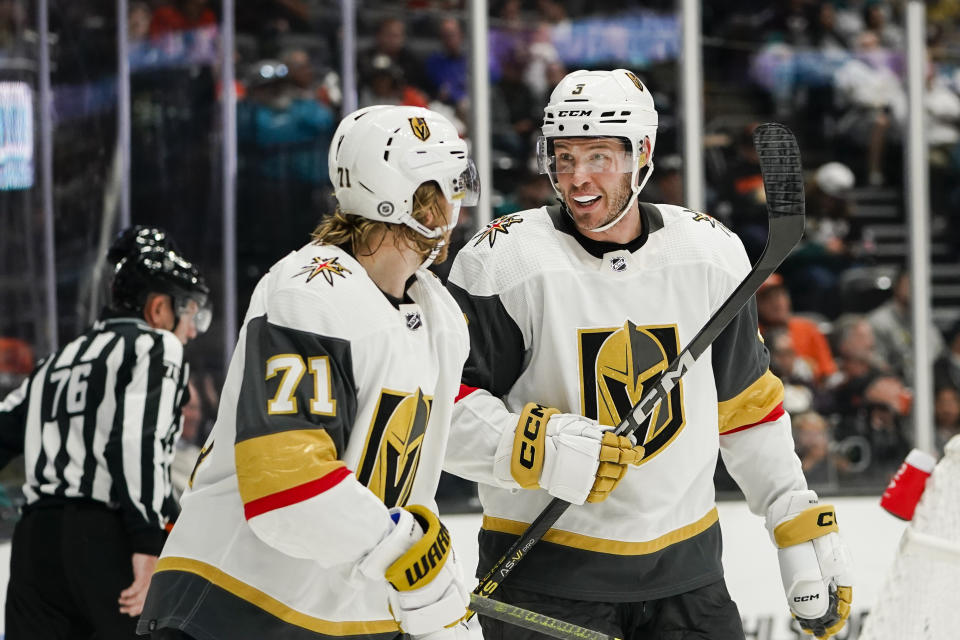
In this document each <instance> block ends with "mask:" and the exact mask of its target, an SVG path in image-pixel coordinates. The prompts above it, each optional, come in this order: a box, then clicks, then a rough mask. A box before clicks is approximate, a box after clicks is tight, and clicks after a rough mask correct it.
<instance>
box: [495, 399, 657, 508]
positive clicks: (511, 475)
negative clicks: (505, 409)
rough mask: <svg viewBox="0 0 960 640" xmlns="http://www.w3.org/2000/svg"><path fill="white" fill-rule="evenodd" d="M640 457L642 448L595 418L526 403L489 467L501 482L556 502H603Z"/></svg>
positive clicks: (502, 440) (638, 461)
mask: <svg viewBox="0 0 960 640" xmlns="http://www.w3.org/2000/svg"><path fill="white" fill-rule="evenodd" d="M642 458H643V447H640V446H636V445H634V443H633V442H632V441H631V440H630V439H629V438H627V437H624V436H618V435H615V434H614V433H613V432H612V431H610V430H609V427H603V426H601V425H600V424H598V423H597V421H596V420H591V419H589V418H585V417H583V416H578V415H574V414H570V413H560V412H559V411H558V410H557V409H549V408H546V407H544V406H542V405H538V404H536V403H532V402H531V403H529V404H527V406H525V407H524V408H523V411H522V412H521V414H520V420H519V422H518V424H517V428H516V430H515V431H514V432H507V433H504V435H503V437H502V439H501V441H500V445H499V446H498V448H497V454H496V459H495V461H494V468H495V473H496V475H497V477H498V478H499V479H501V480H503V481H504V482H505V483H507V484H509V483H511V482H515V483H516V484H519V485H520V486H521V487H523V488H524V489H536V488H542V489H544V490H546V491H547V493H549V494H550V495H552V496H554V497H556V498H560V499H561V500H565V501H567V502H570V503H572V504H583V503H584V502H603V501H604V500H606V499H607V496H609V495H610V492H611V491H613V489H614V488H615V487H616V486H617V484H618V483H619V482H620V481H621V480H622V479H623V477H624V476H625V475H626V473H627V468H628V465H631V464H633V465H635V464H639V463H640V460H641V459H642ZM514 486H516V485H514Z"/></svg>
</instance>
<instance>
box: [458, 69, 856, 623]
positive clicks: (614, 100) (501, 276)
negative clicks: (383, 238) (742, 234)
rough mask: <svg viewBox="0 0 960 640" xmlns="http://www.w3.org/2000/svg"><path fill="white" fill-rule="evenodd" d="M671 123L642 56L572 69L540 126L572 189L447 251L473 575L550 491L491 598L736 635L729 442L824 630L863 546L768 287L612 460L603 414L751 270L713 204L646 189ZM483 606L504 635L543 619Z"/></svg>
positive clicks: (543, 152)
mask: <svg viewBox="0 0 960 640" xmlns="http://www.w3.org/2000/svg"><path fill="white" fill-rule="evenodd" d="M656 132H657V112H656V110H655V108H654V104H653V99H652V98H651V96H650V92H649V90H648V89H647V88H646V87H645V86H644V85H643V83H642V82H641V81H640V80H639V78H637V77H636V76H635V75H634V74H633V73H631V72H630V71H626V70H623V69H617V70H614V71H590V72H588V71H575V72H573V73H571V74H569V75H567V76H566V77H565V78H564V79H563V80H562V81H561V82H560V83H559V85H558V86H557V87H556V88H555V89H554V91H553V93H552V95H551V97H550V103H549V104H548V105H547V106H546V109H545V110H544V120H543V136H542V138H541V139H540V141H539V144H538V156H539V160H540V163H541V170H542V171H543V172H544V173H546V174H547V175H548V176H549V178H550V180H551V182H552V183H553V186H554V189H555V191H556V192H557V195H558V196H559V198H560V203H559V204H558V205H555V206H546V207H542V208H540V209H533V210H528V211H522V212H520V213H515V214H511V215H508V216H505V217H502V218H500V219H498V220H494V221H493V222H491V223H490V224H489V225H487V227H486V228H485V229H483V230H482V231H481V232H480V233H479V234H478V235H477V236H475V238H474V239H473V240H472V241H471V242H469V243H468V244H467V246H466V247H465V248H464V249H463V250H461V251H460V253H459V254H458V255H457V258H456V260H455V261H454V264H453V268H452V270H451V273H450V278H449V282H448V288H449V289H450V291H451V293H453V295H454V297H455V298H456V299H457V302H458V303H459V304H460V306H461V308H462V309H463V311H464V313H465V314H466V316H467V318H468V323H469V327H470V341H471V345H470V347H471V350H470V356H469V358H468V361H467V364H466V365H465V368H464V375H463V385H462V386H461V391H460V396H459V397H458V401H457V404H456V406H455V409H454V422H453V430H452V433H451V438H450V445H449V448H448V453H447V461H446V465H445V466H446V469H447V470H448V471H450V472H452V473H456V474H458V475H460V476H462V477H465V478H469V479H472V480H475V481H476V482H478V483H479V486H480V500H481V503H482V504H483V524H482V529H481V532H480V563H479V566H478V568H477V576H478V577H482V576H484V575H485V574H486V572H487V571H488V569H489V568H490V567H491V566H492V565H493V564H494V563H495V562H496V561H497V560H498V559H499V558H500V557H501V556H502V555H503V553H504V552H505V551H506V550H507V549H508V548H509V547H510V545H511V544H512V543H513V542H514V541H515V540H516V539H517V536H518V535H519V534H520V533H521V532H523V531H524V530H525V529H526V528H527V526H528V525H529V523H531V522H532V521H533V520H534V519H535V518H536V516H537V515H539V514H540V512H541V511H542V510H543V509H544V507H545V506H546V505H547V504H548V502H549V501H550V500H551V498H552V497H557V498H561V499H563V500H566V501H568V502H571V503H573V504H574V505H580V506H573V507H572V508H570V509H568V510H567V511H566V512H565V513H564V515H563V516H562V517H561V518H560V519H559V520H558V521H557V523H556V524H555V525H554V527H553V528H552V529H550V530H549V531H548V532H547V533H546V535H545V536H544V537H543V539H542V542H540V544H538V545H537V547H536V548H534V549H533V550H532V551H531V552H530V555H529V557H526V558H525V559H524V560H523V562H522V564H521V565H519V566H517V567H516V568H515V569H514V570H513V571H512V572H511V574H510V576H509V577H508V578H507V579H506V580H505V582H504V584H503V585H501V586H500V587H499V588H498V589H497V590H496V591H494V592H493V594H492V595H493V597H495V598H501V599H503V600H505V601H507V602H511V603H514V604H517V605H521V606H524V607H526V608H530V609H534V610H536V611H538V612H541V613H545V614H547V615H551V616H554V617H557V618H561V619H564V620H567V621H570V622H574V623H577V624H580V625H583V626H586V627H592V628H595V629H598V630H599V631H602V632H604V633H608V634H610V635H611V636H613V637H618V638H624V639H626V640H640V639H641V638H667V637H669V638H695V637H696V638H711V639H714V640H718V639H719V640H732V639H735V638H737V639H742V638H743V637H744V632H743V628H742V624H741V621H740V616H739V614H738V611H737V607H736V605H735V604H734V602H733V601H732V599H731V598H730V595H729V594H728V592H727V589H726V585H725V582H724V578H723V568H722V565H721V537H720V525H719V522H718V515H717V509H716V506H715V502H714V489H713V474H714V468H715V466H716V463H717V455H718V451H719V452H720V454H721V455H722V456H723V460H724V462H725V464H726V467H727V469H728V470H729V471H730V473H731V475H732V476H733V477H734V479H735V480H736V481H737V483H738V484H739V486H740V487H741V488H742V489H743V492H744V494H745V495H746V497H747V501H748V503H749V506H750V509H751V510H752V511H753V512H754V513H756V514H758V515H760V516H763V517H765V519H766V525H767V527H768V529H769V531H770V536H771V539H772V541H773V542H774V544H775V545H776V547H777V548H778V557H779V562H780V569H781V574H782V577H783V585H784V588H785V592H786V596H787V604H788V606H789V608H790V611H791V612H792V613H793V615H794V616H795V617H796V618H797V620H798V621H799V623H800V626H801V627H803V628H804V629H805V630H806V631H808V632H810V633H814V634H815V635H817V636H818V637H828V636H830V635H832V634H834V633H836V632H837V631H838V630H839V629H840V628H841V627H842V626H843V624H844V621H845V619H846V617H847V615H848V613H849V607H850V602H851V591H852V589H851V582H850V575H849V567H848V560H847V558H846V553H845V551H844V548H843V545H842V543H841V540H840V537H839V534H838V533H837V531H838V530H837V525H836V518H835V517H834V514H833V508H832V507H831V506H830V505H825V504H820V503H819V501H818V499H817V495H816V494H815V493H814V492H813V491H810V490H808V489H807V484H806V481H805V479H804V477H803V473H802V470H801V467H800V462H799V460H798V459H797V457H796V455H795V454H794V448H793V441H792V439H791V434H790V419H789V416H788V415H787V414H786V413H785V412H784V410H783V408H782V399H783V385H782V384H781V382H780V380H778V379H777V378H776V377H775V376H774V375H773V374H772V373H770V371H769V369H768V362H769V354H768V352H767V350H766V348H765V347H764V346H763V344H762V342H761V341H760V339H759V336H758V332H757V313H756V304H755V302H754V301H753V300H751V302H750V303H749V304H748V305H747V306H746V307H745V308H744V309H743V310H742V311H741V312H740V313H739V315H738V316H737V317H736V318H735V319H734V320H733V322H732V323H731V324H730V325H729V326H728V327H727V329H726V330H725V331H724V332H723V334H722V335H721V336H720V337H719V338H718V339H717V340H716V341H715V342H714V343H713V345H712V347H711V349H709V350H707V352H706V353H704V354H703V356H702V357H701V358H700V359H699V360H698V361H697V364H696V365H695V366H694V367H692V368H691V369H690V370H689V371H688V372H687V374H686V375H685V376H684V377H683V378H682V379H681V380H680V382H679V383H678V384H677V385H676V387H674V389H673V390H672V392H671V393H670V394H669V396H668V397H667V399H666V400H665V401H664V402H663V403H662V405H661V406H660V407H659V409H657V410H656V411H654V413H653V414H652V415H651V416H650V418H649V419H648V420H647V421H646V422H645V423H644V424H643V425H641V428H640V429H639V430H637V431H636V432H635V433H634V435H635V436H636V437H637V446H636V452H637V455H638V458H639V460H638V465H637V466H633V467H630V469H629V471H628V472H627V474H626V476H625V477H624V478H622V479H621V481H620V482H619V484H617V483H616V478H613V479H609V478H608V479H607V481H606V482H603V481H601V479H600V476H603V475H604V472H603V468H604V466H605V463H604V462H603V461H605V460H607V459H609V458H610V451H609V449H608V447H605V446H604V444H605V442H607V439H610V438H611V437H612V436H611V434H609V433H608V432H607V430H608V429H610V428H611V427H612V426H616V425H617V424H619V422H620V421H621V419H622V418H623V417H624V416H625V415H626V413H627V412H628V411H629V410H630V408H631V406H632V405H634V404H635V403H636V402H637V401H638V400H639V399H640V398H641V396H643V395H644V392H645V391H647V390H648V388H649V386H650V385H651V384H652V382H653V381H654V379H655V378H656V375H657V374H658V373H659V372H660V371H662V370H664V369H665V367H666V365H667V364H668V363H669V362H670V361H671V360H672V359H673V358H674V357H675V356H676V355H677V354H678V353H679V351H680V350H682V349H683V347H684V346H685V345H686V344H687V343H688V342H689V341H690V340H691V339H692V338H693V337H694V335H696V333H697V332H698V331H699V330H700V328H701V327H702V326H703V325H704V324H705V323H706V321H707V320H708V318H709V317H710V316H711V315H712V314H713V312H714V311H715V310H716V309H717V308H718V307H719V306H720V305H721V304H722V303H723V301H724V300H725V299H726V298H727V297H728V296H729V295H730V294H731V293H732V291H733V290H734V289H735V288H736V287H737V285H739V284H740V282H741V281H742V279H743V278H744V277H745V276H746V274H747V272H748V271H749V270H750V264H749V262H748V259H747V256H746V254H745V252H744V249H743V245H742V244H741V242H740V240H739V239H738V238H737V236H736V235H734V234H733V233H731V232H730V231H729V230H728V229H726V228H725V227H724V226H723V225H722V224H720V223H719V222H717V221H716V220H715V219H713V218H712V217H710V216H708V215H705V214H701V213H696V212H693V211H690V210H688V209H684V208H682V207H677V206H669V205H662V204H648V203H643V202H638V194H639V193H640V190H641V189H642V188H643V186H644V184H645V183H646V181H647V180H648V179H649V178H650V175H651V173H652V171H653V151H654V143H655V141H656ZM620 453H621V460H623V459H624V457H625V456H626V450H625V449H621V450H620ZM585 503H587V504H585ZM481 624H482V625H483V630H484V635H485V637H487V638H488V639H489V640H494V639H500V638H510V639H515V638H523V639H527V638H537V637H540V636H538V635H537V634H536V633H533V632H529V631H525V630H520V629H517V628H512V627H507V626H505V625H503V624H502V623H500V622H498V621H496V620H492V619H488V618H483V617H482V616H481Z"/></svg>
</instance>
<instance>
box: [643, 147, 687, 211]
mask: <svg viewBox="0 0 960 640" xmlns="http://www.w3.org/2000/svg"><path fill="white" fill-rule="evenodd" d="M647 200H648V201H649V202H662V203H663V204H673V205H677V206H680V207H682V206H684V205H683V202H684V198H683V158H681V157H680V156H679V155H677V154H670V155H664V156H663V157H662V158H658V159H657V171H656V173H654V174H653V179H652V180H651V184H650V186H649V187H647Z"/></svg>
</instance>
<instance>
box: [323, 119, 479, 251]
mask: <svg viewBox="0 0 960 640" xmlns="http://www.w3.org/2000/svg"><path fill="white" fill-rule="evenodd" d="M329 167H330V180H331V181H332V182H333V186H334V194H335V195H336V198H337V201H338V202H339V203H340V209H341V210H342V211H343V212H344V213H348V214H353V215H358V216H362V217H364V218H368V219H370V220H378V221H380V222H389V223H392V224H405V225H407V226H409V227H411V228H413V229H415V230H416V231H417V232H418V233H420V234H421V235H423V236H425V237H427V238H436V237H439V236H440V235H441V234H443V233H444V232H446V231H447V230H449V229H451V228H453V226H454V225H455V224H456V221H457V216H458V214H459V211H460V207H461V206H462V205H465V206H468V207H470V206H473V205H475V204H476V203H477V199H478V197H479V193H480V182H479V179H478V177H477V170H476V167H475V166H474V164H473V161H472V160H470V159H469V158H468V157H467V143H466V142H465V141H463V140H462V139H461V138H460V135H459V134H458V133H457V130H456V128H455V127H454V126H453V125H452V124H451V123H450V121H449V120H447V119H446V118H445V117H443V116H442V115H440V114H439V113H436V112H435V111H430V110H429V109H424V108H421V107H393V106H386V105H376V106H372V107H366V108H363V109H360V110H358V111H354V112H353V113H351V114H350V115H348V116H346V117H345V118H344V119H343V120H342V121H341V122H340V126H338V127H337V131H336V132H335V133H334V135H333V141H332V142H331V144H330V155H329ZM431 181H433V182H436V183H437V184H438V185H439V186H440V190H441V192H442V193H443V195H444V197H445V198H446V199H447V200H448V201H449V202H450V203H451V204H452V205H453V214H452V215H451V222H450V224H449V225H447V226H445V227H437V228H434V229H431V228H429V227H427V226H425V225H423V224H421V223H420V222H418V221H417V220H415V219H414V218H413V215H412V208H413V194H414V192H415V191H416V190H417V188H418V187H419V186H420V185H421V184H423V183H425V182H431Z"/></svg>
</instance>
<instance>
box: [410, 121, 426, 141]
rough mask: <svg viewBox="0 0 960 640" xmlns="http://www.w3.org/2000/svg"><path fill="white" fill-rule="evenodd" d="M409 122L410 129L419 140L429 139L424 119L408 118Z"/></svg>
mask: <svg viewBox="0 0 960 640" xmlns="http://www.w3.org/2000/svg"><path fill="white" fill-rule="evenodd" d="M408 120H410V129H411V130H412V131H413V135H415V136H416V137H417V138H419V139H420V140H423V141H426V139H427V138H429V137H430V127H428V126H427V121H426V119H424V118H408Z"/></svg>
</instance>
